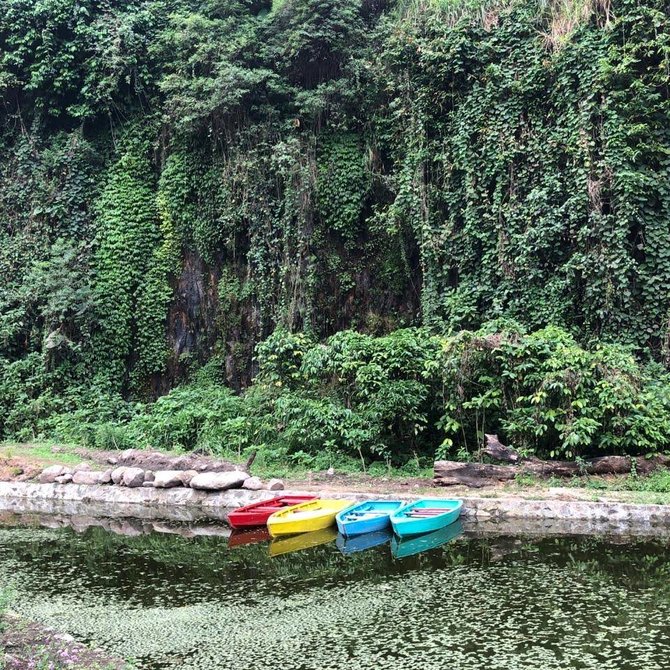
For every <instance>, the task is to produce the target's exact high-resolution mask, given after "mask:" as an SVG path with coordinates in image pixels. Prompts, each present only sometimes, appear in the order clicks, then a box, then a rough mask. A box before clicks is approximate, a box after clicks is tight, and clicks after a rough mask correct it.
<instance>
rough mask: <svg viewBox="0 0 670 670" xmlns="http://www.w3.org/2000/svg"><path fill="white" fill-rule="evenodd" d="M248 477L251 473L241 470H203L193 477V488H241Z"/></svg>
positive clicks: (214, 489)
mask: <svg viewBox="0 0 670 670" xmlns="http://www.w3.org/2000/svg"><path fill="white" fill-rule="evenodd" d="M247 479H249V475H248V474H247V473H246V472H242V471H240V470H233V471H232V472H201V473H200V474H197V475H195V477H193V479H191V488H192V489H201V490H203V491H226V490H227V489H238V488H240V487H241V486H242V484H244V482H245V481H246V480H247Z"/></svg>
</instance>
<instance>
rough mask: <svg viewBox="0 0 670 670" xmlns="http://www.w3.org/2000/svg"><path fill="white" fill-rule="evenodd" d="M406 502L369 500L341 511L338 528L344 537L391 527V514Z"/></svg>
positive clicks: (337, 517)
mask: <svg viewBox="0 0 670 670" xmlns="http://www.w3.org/2000/svg"><path fill="white" fill-rule="evenodd" d="M404 504H405V503H403V502H401V501H400V500H367V501H365V502H362V503H358V504H357V505H354V506H353V507H349V508H348V509H346V510H343V511H341V512H340V513H339V514H338V515H337V516H336V517H335V522H336V523H337V529H338V530H339V531H340V533H341V534H342V535H344V537H354V536H356V535H363V534H365V533H375V532H377V531H380V530H386V529H389V528H390V527H391V519H390V516H391V514H392V513H393V512H396V511H398V510H399V509H400V508H401V507H403V506H404Z"/></svg>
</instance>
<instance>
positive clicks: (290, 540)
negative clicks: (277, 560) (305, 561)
mask: <svg viewBox="0 0 670 670" xmlns="http://www.w3.org/2000/svg"><path fill="white" fill-rule="evenodd" d="M336 537H337V529H336V528H335V526H330V527H328V528H322V529H321V530H314V531H312V532H311V533H300V534H299V535H288V536H282V537H278V538H275V539H273V540H272V542H271V543H270V556H279V555H280V554H290V553H291V552H294V551H302V550H303V549H309V548H310V547H316V546H318V545H320V544H328V542H332V541H333V540H334V539H335V538H336Z"/></svg>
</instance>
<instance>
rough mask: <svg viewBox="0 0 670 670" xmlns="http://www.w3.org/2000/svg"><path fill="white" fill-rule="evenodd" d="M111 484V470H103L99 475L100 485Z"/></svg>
mask: <svg viewBox="0 0 670 670" xmlns="http://www.w3.org/2000/svg"><path fill="white" fill-rule="evenodd" d="M111 483H112V470H111V469H110V470H105V471H104V472H101V473H100V484H111Z"/></svg>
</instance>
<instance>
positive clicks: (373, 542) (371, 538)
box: [335, 526, 393, 554]
mask: <svg viewBox="0 0 670 670" xmlns="http://www.w3.org/2000/svg"><path fill="white" fill-rule="evenodd" d="M392 537H393V531H392V530H391V527H390V526H389V527H388V528H385V529H384V530H378V531H376V532H374V533H364V534H363V535H354V536H353V537H344V535H341V534H340V535H338V536H337V540H336V541H335V544H336V545H337V548H338V549H339V550H340V551H341V552H342V553H343V554H355V553H356V552H358V551H365V550H366V549H372V547H379V546H381V545H382V544H386V543H387V542H388V541H389V540H390V539H391V538H392Z"/></svg>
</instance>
